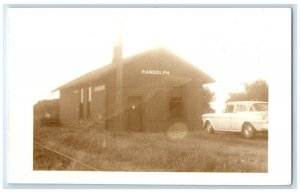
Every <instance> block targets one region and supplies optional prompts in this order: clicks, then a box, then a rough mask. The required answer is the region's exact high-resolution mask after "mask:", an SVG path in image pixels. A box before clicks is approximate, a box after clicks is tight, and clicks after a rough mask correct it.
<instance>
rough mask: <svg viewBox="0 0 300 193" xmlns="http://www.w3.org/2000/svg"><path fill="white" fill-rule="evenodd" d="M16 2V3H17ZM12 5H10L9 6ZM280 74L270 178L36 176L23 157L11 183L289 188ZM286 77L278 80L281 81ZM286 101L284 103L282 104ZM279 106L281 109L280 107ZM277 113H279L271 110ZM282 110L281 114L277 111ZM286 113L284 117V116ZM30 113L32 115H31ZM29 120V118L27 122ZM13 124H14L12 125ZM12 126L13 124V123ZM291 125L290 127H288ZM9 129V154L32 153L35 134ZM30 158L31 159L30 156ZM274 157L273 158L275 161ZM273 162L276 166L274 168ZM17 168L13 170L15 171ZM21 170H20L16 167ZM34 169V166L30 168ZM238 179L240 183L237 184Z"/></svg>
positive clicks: (286, 85) (273, 91) (285, 86)
mask: <svg viewBox="0 0 300 193" xmlns="http://www.w3.org/2000/svg"><path fill="white" fill-rule="evenodd" d="M14 2H17V1H14ZM10 3H11V2H10ZM277 72H278V74H274V75H273V76H272V77H273V79H274V80H271V81H270V82H271V84H270V95H271V96H272V97H271V101H270V112H272V113H270V114H271V115H270V123H272V120H274V122H273V126H272V124H270V128H272V127H274V126H275V125H276V127H277V128H278V130H277V131H278V133H277V131H276V133H273V132H270V137H269V144H270V147H269V155H270V162H269V166H270V168H269V171H270V172H269V173H268V174H235V173H143V172H140V173H131V172H128V173H124V172H100V173H95V172H36V171H34V172H33V171H30V170H28V166H25V167H24V166H22V165H20V164H19V160H22V159H24V158H23V157H14V156H18V155H14V156H12V157H10V159H9V161H8V163H9V166H11V167H10V168H9V171H8V173H7V174H8V175H7V177H8V183H72V184H176V185H178V184H182V185H183V184H186V185H187V184H189V185H195V184H201V185H216V184H217V185H222V184H223V185H225V184H226V185H238V184H244V185H253V184H255V185H288V184H290V177H291V173H290V168H291V164H290V161H291V160H290V156H291V149H290V142H291V141H290V135H291V132H290V131H289V130H286V129H285V128H287V127H289V126H290V125H289V124H288V123H290V119H291V114H290V112H291V109H290V106H289V104H291V100H290V99H291V96H290V93H291V92H290V91H291V90H290V88H291V82H290V72H291V69H290V66H289V65H283V66H280V67H278V71H277ZM279 75H280V77H283V78H282V79H279V78H278V77H279ZM283 101H284V102H283ZM278 105H279V106H278ZM272 109H276V110H272ZM278 109H280V110H278ZM281 112H285V113H281ZM29 113H30V112H29ZM26 119H27V118H26ZM26 119H23V118H21V119H19V118H18V117H14V115H13V114H11V120H24V122H23V123H26V125H28V127H30V128H32V127H31V126H32V123H31V120H32V119H30V118H28V120H30V121H28V120H26ZM12 122H13V123H14V122H15V121H12ZM10 123H11V122H10ZM275 123H276V124H275ZM287 124H288V125H287ZM15 126H16V125H10V130H9V135H10V139H11V138H13V139H14V140H15V141H17V143H18V144H16V143H14V142H12V141H11V140H10V141H9V147H10V148H9V151H10V152H11V151H12V152H21V151H20V150H21V149H23V148H26V149H28V148H29V149H32V145H29V144H32V138H31V136H32V133H27V134H25V136H27V138H26V140H25V141H24V139H22V138H20V137H19V136H23V135H20V133H16V131H14V130H13V129H11V128H16V127H15ZM27 156H28V157H31V159H32V155H30V154H29V155H27ZM273 156H274V158H273ZM273 161H274V165H273ZM12 166H14V167H12ZM15 166H19V167H15ZM30 168H31V166H30ZM237 179H238V182H237Z"/></svg>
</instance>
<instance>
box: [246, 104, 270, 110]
mask: <svg viewBox="0 0 300 193" xmlns="http://www.w3.org/2000/svg"><path fill="white" fill-rule="evenodd" d="M250 111H268V103H256V104H253V105H252V107H251V108H250Z"/></svg>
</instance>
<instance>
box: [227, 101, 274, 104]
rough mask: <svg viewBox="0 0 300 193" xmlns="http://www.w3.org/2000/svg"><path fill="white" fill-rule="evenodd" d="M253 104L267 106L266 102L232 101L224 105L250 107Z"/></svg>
mask: <svg viewBox="0 0 300 193" xmlns="http://www.w3.org/2000/svg"><path fill="white" fill-rule="evenodd" d="M255 103H265V104H268V102H266V101H234V102H227V103H226V105H252V104H255Z"/></svg>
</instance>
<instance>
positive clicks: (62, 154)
mask: <svg viewBox="0 0 300 193" xmlns="http://www.w3.org/2000/svg"><path fill="white" fill-rule="evenodd" d="M33 143H34V144H35V145H37V146H39V147H41V148H43V149H46V150H48V151H51V152H52V153H55V154H57V155H59V156H61V157H64V158H66V159H68V160H70V161H73V162H75V163H77V164H79V165H81V166H83V167H85V168H88V169H89V170H93V171H99V169H97V168H95V167H93V166H90V165H88V164H86V163H83V162H82V161H80V160H77V159H75V158H72V157H70V156H68V155H65V154H64V153H62V152H59V151H57V150H54V149H52V148H50V147H47V146H45V145H43V144H41V143H39V142H37V141H33Z"/></svg>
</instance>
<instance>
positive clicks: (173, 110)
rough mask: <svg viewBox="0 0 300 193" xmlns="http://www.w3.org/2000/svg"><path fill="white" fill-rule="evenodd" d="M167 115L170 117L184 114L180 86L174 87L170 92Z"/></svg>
mask: <svg viewBox="0 0 300 193" xmlns="http://www.w3.org/2000/svg"><path fill="white" fill-rule="evenodd" d="M169 116H170V118H182V117H183V116H184V105H183V94H182V87H174V88H173V89H172V90H171V92H170V101H169Z"/></svg>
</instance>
